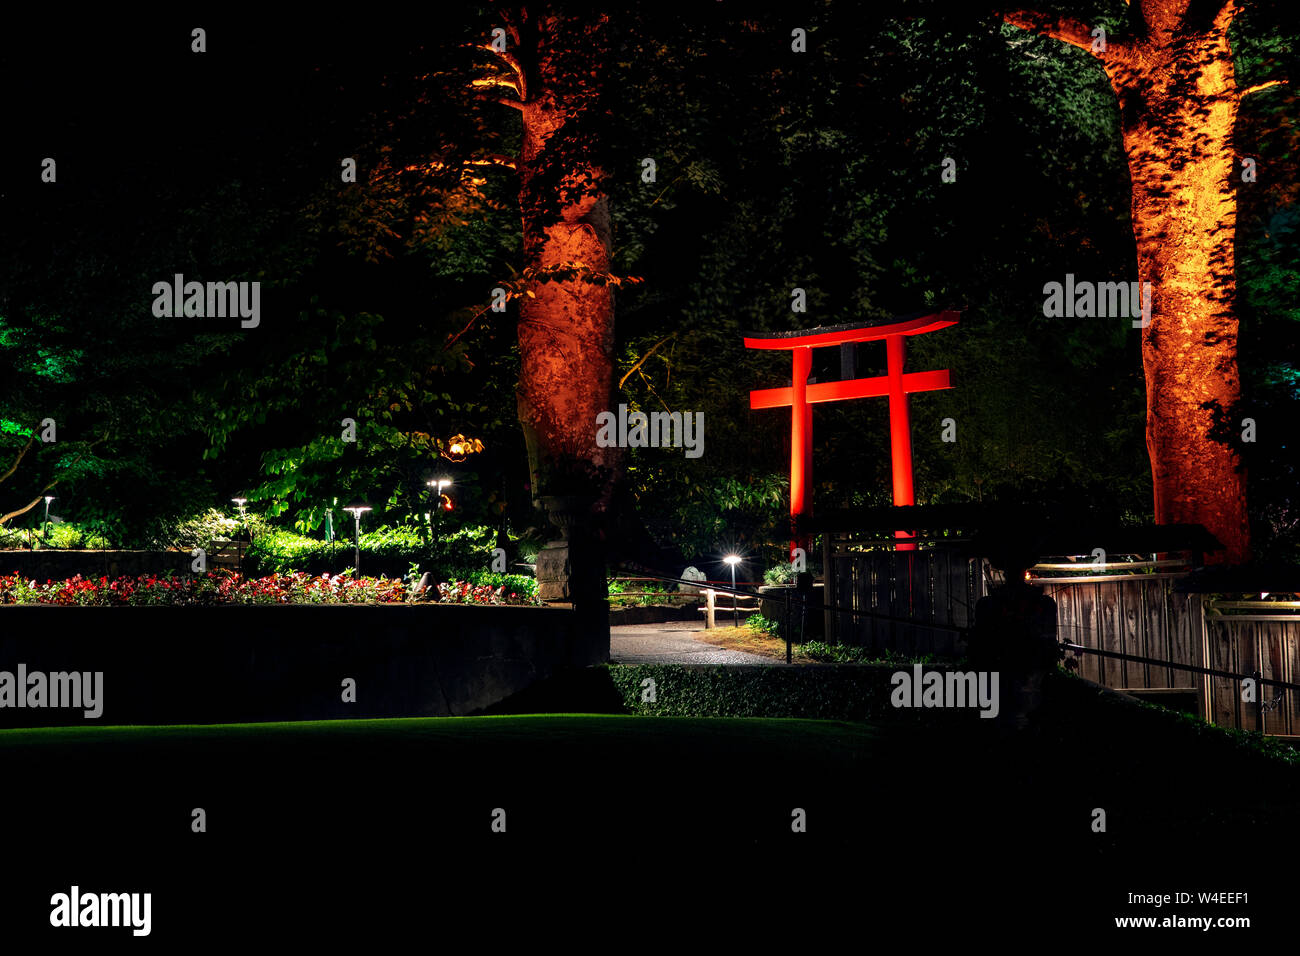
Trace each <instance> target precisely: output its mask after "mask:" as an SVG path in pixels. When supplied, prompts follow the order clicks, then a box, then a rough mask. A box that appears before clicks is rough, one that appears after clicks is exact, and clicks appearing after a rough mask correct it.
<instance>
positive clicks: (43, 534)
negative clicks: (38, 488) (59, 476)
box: [41, 495, 55, 541]
mask: <svg viewBox="0 0 1300 956" xmlns="http://www.w3.org/2000/svg"><path fill="white" fill-rule="evenodd" d="M54 498H55V496H54V495H46V496H45V521H44V522H43V527H42V530H41V537H42V538H45V539H46V540H47V541H48V540H49V537H50V502H51V501H53V500H54Z"/></svg>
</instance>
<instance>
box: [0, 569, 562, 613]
mask: <svg viewBox="0 0 1300 956" xmlns="http://www.w3.org/2000/svg"><path fill="white" fill-rule="evenodd" d="M438 593H439V596H440V600H442V601H446V602H451V603H456V604H540V603H541V602H540V601H538V600H537V599H536V598H534V597H532V596H530V595H528V594H525V593H521V592H520V591H519V590H508V589H507V586H506V585H504V584H503V585H501V586H498V587H495V588H494V587H492V586H491V585H490V584H478V585H475V584H471V583H470V582H467V581H450V582H445V583H442V584H439V585H438ZM409 598H410V588H408V587H407V585H406V584H404V583H403V582H402V581H401V580H398V579H391V578H384V577H380V578H369V577H354V576H350V575H347V574H336V575H334V576H333V577H331V576H330V575H328V574H322V575H310V574H305V573H302V572H298V573H291V574H271V575H267V576H266V577H260V578H246V577H244V576H242V575H240V574H233V573H229V572H224V573H223V572H213V573H209V574H205V575H193V576H189V575H184V576H174V575H154V574H142V575H138V576H134V577H132V576H126V577H116V578H112V579H110V578H108V577H107V576H101V577H98V578H83V577H82V576H81V575H77V576H76V577H73V578H69V579H67V580H64V581H46V582H45V583H44V584H38V583H37V582H36V581H34V580H29V579H26V578H24V577H22V576H20V575H17V574H11V575H7V576H0V604H54V605H81V606H95V607H105V606H115V605H127V606H151V605H155V606H156V605H168V606H196V607H207V606H212V605H220V604H401V603H404V602H406V601H407V600H408V599H409Z"/></svg>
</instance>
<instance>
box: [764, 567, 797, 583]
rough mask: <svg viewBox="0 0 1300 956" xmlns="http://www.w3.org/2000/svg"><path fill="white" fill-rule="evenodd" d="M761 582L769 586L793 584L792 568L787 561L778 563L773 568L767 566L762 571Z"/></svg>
mask: <svg viewBox="0 0 1300 956" xmlns="http://www.w3.org/2000/svg"><path fill="white" fill-rule="evenodd" d="M763 583H764V584H766V585H768V586H769V587H777V586H779V585H782V584H794V570H793V569H792V568H791V567H790V564H789V562H786V563H785V564H778V565H777V566H776V567H774V568H768V569H767V570H766V571H764V572H763Z"/></svg>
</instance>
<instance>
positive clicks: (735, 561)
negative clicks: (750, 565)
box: [722, 554, 740, 627]
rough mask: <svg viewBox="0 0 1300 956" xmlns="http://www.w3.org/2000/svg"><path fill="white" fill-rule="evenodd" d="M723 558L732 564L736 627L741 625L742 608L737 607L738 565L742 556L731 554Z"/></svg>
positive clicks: (732, 607)
mask: <svg viewBox="0 0 1300 956" xmlns="http://www.w3.org/2000/svg"><path fill="white" fill-rule="evenodd" d="M722 560H723V561H725V562H726V563H727V564H729V565H731V617H732V621H731V623H732V626H734V627H740V610H739V609H738V608H737V607H736V565H738V564H739V563H740V557H739V556H738V555H734V554H729V555H727V556H726V557H725V558H723V559H722Z"/></svg>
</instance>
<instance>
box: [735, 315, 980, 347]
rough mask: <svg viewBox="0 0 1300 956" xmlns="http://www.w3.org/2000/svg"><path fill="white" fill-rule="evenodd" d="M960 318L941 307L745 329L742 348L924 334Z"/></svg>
mask: <svg viewBox="0 0 1300 956" xmlns="http://www.w3.org/2000/svg"><path fill="white" fill-rule="evenodd" d="M960 318H961V313H960V312H958V311H957V310H955V309H944V310H943V311H942V312H932V313H926V314H920V315H910V316H906V317H904V318H902V319H885V320H879V319H877V320H874V321H870V322H851V323H849V324H847V325H827V326H823V327H822V328H818V329H804V330H802V331H795V332H746V333H745V348H747V349H786V350H789V349H797V348H823V347H825V346H828V345H843V344H845V343H847V342H871V341H874V340H876V339H885V338H889V337H890V336H891V335H924V334H925V333H926V332H933V331H935V330H936V329H946V328H947V327H948V326H950V325H956V324H957V321H958V319H960Z"/></svg>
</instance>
